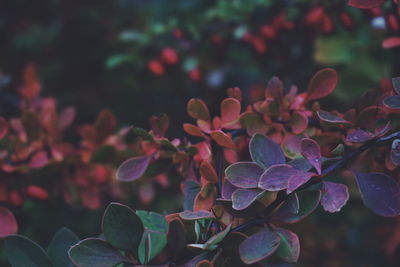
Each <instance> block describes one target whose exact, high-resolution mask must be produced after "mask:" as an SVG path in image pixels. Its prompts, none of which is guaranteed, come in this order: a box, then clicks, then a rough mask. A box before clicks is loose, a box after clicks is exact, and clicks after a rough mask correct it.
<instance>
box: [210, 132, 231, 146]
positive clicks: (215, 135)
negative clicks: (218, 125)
mask: <svg viewBox="0 0 400 267" xmlns="http://www.w3.org/2000/svg"><path fill="white" fill-rule="evenodd" d="M211 138H212V139H213V140H214V141H215V142H216V143H217V144H218V145H220V146H222V147H225V148H230V149H235V148H236V146H235V143H234V142H233V140H232V138H231V137H230V136H229V135H227V134H226V133H224V132H223V131H220V130H218V131H213V132H211Z"/></svg>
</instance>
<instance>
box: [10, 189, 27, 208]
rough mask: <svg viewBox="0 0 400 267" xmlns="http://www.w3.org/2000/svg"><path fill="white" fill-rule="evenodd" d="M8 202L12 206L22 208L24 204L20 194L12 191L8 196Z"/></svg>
mask: <svg viewBox="0 0 400 267" xmlns="http://www.w3.org/2000/svg"><path fill="white" fill-rule="evenodd" d="M8 202H10V203H11V204H12V205H14V206H18V207H19V206H22V204H24V199H23V198H22V197H21V195H20V193H18V192H17V191H15V190H13V191H10V193H9V194H8Z"/></svg>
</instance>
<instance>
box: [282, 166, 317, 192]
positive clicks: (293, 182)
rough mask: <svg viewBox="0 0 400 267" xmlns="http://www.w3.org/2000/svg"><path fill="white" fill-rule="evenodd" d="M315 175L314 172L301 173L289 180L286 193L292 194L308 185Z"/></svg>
mask: <svg viewBox="0 0 400 267" xmlns="http://www.w3.org/2000/svg"><path fill="white" fill-rule="evenodd" d="M314 175H315V174H314V173H312V172H302V171H299V172H298V173H297V174H296V175H294V176H292V177H290V178H289V181H288V184H287V189H286V193H287V194H290V193H292V192H293V191H295V190H296V189H297V188H299V187H300V186H302V185H303V184H305V183H307V182H308V181H309V180H310V179H311V177H313V176H314Z"/></svg>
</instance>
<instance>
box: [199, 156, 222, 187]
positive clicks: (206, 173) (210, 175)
mask: <svg viewBox="0 0 400 267" xmlns="http://www.w3.org/2000/svg"><path fill="white" fill-rule="evenodd" d="M200 174H201V176H202V177H204V178H205V179H206V180H207V181H209V182H210V183H214V184H215V183H216V182H218V176H217V172H216V171H215V169H214V167H213V166H212V165H211V164H210V163H209V162H208V161H205V160H203V162H202V163H201V165H200Z"/></svg>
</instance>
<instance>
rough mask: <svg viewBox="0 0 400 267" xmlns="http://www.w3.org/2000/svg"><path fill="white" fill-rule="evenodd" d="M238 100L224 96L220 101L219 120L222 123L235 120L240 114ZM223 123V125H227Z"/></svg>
mask: <svg viewBox="0 0 400 267" xmlns="http://www.w3.org/2000/svg"><path fill="white" fill-rule="evenodd" d="M240 109H241V107H240V102H239V101H238V100H237V99H235V98H226V99H224V100H223V101H222V102H221V121H222V124H227V123H230V122H232V121H236V120H237V119H238V118H239V115H240ZM227 126H229V124H228V125H225V126H224V127H227ZM228 129H229V127H228Z"/></svg>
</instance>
